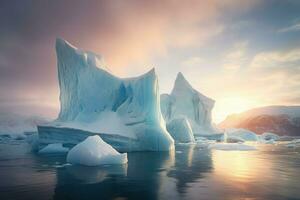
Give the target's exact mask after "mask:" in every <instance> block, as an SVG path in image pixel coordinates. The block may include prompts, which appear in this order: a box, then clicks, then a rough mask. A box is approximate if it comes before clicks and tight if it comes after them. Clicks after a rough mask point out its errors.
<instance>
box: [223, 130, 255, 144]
mask: <svg viewBox="0 0 300 200" xmlns="http://www.w3.org/2000/svg"><path fill="white" fill-rule="evenodd" d="M225 135H227V137H236V138H237V137H238V138H240V139H242V140H244V141H258V137H257V135H256V134H255V133H254V132H252V131H249V130H247V129H243V128H230V129H226V130H225Z"/></svg>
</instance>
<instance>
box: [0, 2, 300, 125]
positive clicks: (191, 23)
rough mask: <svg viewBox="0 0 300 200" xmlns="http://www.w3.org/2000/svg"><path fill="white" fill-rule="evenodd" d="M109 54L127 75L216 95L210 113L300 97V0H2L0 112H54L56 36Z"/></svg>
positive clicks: (115, 69) (220, 115)
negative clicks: (179, 79) (149, 75)
mask: <svg viewBox="0 0 300 200" xmlns="http://www.w3.org/2000/svg"><path fill="white" fill-rule="evenodd" d="M57 37H60V38H64V39H65V40H67V41H69V42H70V43H72V44H73V45H75V46H77V47H78V48H81V49H84V50H89V51H93V52H95V53H97V54H100V55H102V56H103V57H104V60H105V63H106V65H107V67H108V68H109V70H110V71H111V72H112V73H113V74H115V75H117V76H120V77H130V76H137V75H141V74H143V73H145V72H146V71H148V70H150V69H151V68H153V67H155V69H156V72H157V75H158V80H159V88H160V92H161V93H170V91H171V90H172V87H173V84H174V80H175V78H176V75H177V73H178V72H182V73H183V74H184V76H185V77H186V79H187V80H188V81H189V82H190V83H191V84H192V86H193V87H194V88H195V89H197V90H198V91H200V92H201V93H203V94H204V95H206V96H208V97H211V98H212V99H214V100H215V101H216V103H215V108H214V110H213V120H214V122H216V123H218V122H220V121H222V120H223V119H224V118H225V117H226V116H227V115H228V114H232V113H239V112H242V111H244V110H247V109H251V108H254V107H258V106H266V105H299V104H300V1H298V0H284V1H282V0H240V1H238V0H186V1H179V0H178V1H177V0H151V1H148V0H106V1H104V0H97V1H96V0H94V1H92V0H86V1H79V0H51V1H50V0H48V1H46V0H22V1H17V0H2V1H1V2H0V94H1V95H0V112H17V113H26V114H33V115H37V114H38V115H45V116H50V117H55V116H56V115H57V113H58V111H59V87H58V80H57V68H56V55H55V48H54V46H55V39H56V38H57Z"/></svg>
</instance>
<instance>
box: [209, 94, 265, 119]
mask: <svg viewBox="0 0 300 200" xmlns="http://www.w3.org/2000/svg"><path fill="white" fill-rule="evenodd" d="M259 105H262V103H261V102H259V101H258V100H256V99H253V98H249V97H246V96H227V97H224V98H220V99H218V101H216V104H215V107H214V109H213V121H214V122H215V123H219V122H221V121H223V120H224V119H225V118H226V117H227V116H228V115H230V114H234V113H240V112H243V111H246V110H248V109H251V108H254V107H257V106H259Z"/></svg>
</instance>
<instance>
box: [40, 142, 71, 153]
mask: <svg viewBox="0 0 300 200" xmlns="http://www.w3.org/2000/svg"><path fill="white" fill-rule="evenodd" d="M68 151H69V149H68V148H66V147H63V145H62V144H61V143H54V144H48V145H47V146H46V147H44V148H43V149H41V150H39V154H60V153H67V152H68Z"/></svg>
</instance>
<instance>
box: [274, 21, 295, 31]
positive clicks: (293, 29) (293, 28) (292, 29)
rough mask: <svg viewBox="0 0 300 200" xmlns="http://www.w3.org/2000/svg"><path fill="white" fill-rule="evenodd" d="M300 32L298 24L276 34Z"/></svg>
mask: <svg viewBox="0 0 300 200" xmlns="http://www.w3.org/2000/svg"><path fill="white" fill-rule="evenodd" d="M294 31H300V22H299V23H296V24H293V25H291V26H288V27H285V28H282V29H279V30H278V33H285V32H294Z"/></svg>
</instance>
